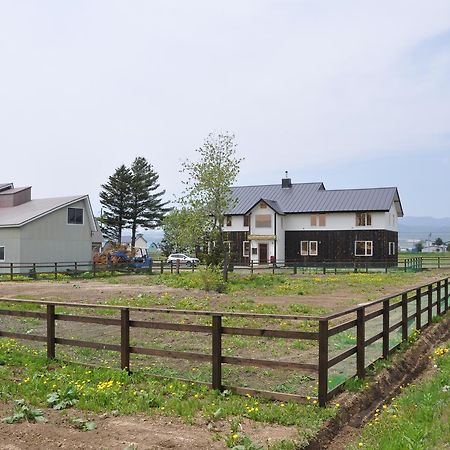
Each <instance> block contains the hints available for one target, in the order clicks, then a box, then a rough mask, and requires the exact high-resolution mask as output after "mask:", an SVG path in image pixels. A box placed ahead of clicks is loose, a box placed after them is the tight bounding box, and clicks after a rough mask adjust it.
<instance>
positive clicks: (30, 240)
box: [0, 183, 102, 272]
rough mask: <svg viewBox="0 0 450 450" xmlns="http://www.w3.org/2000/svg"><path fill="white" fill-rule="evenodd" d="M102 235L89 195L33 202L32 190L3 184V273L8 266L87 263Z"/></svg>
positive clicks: (0, 232) (0, 225) (0, 195)
mask: <svg viewBox="0 0 450 450" xmlns="http://www.w3.org/2000/svg"><path fill="white" fill-rule="evenodd" d="M101 241H102V234H101V232H100V230H99V227H98V224H97V222H96V220H95V217H94V214H93V212H92V207H91V203H90V201H89V196H87V195H81V196H80V195H78V196H71V197H57V198H42V199H31V187H30V186H27V187H22V188H15V187H14V185H13V183H4V184H1V183H0V266H1V267H3V269H0V272H7V271H8V269H7V268H6V267H4V266H7V264H9V263H48V262H52V263H53V262H75V261H76V262H87V261H91V260H92V253H93V251H95V250H96V249H97V248H99V247H100V245H101Z"/></svg>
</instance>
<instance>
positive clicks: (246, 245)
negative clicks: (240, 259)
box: [242, 241, 250, 256]
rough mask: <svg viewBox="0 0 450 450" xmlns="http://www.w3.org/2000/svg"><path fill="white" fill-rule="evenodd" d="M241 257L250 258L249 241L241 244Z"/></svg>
mask: <svg viewBox="0 0 450 450" xmlns="http://www.w3.org/2000/svg"><path fill="white" fill-rule="evenodd" d="M242 256H250V241H244V242H243V243H242Z"/></svg>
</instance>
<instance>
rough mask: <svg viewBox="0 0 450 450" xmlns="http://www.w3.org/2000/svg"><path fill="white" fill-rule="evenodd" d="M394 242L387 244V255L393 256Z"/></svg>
mask: <svg viewBox="0 0 450 450" xmlns="http://www.w3.org/2000/svg"><path fill="white" fill-rule="evenodd" d="M395 253H396V252H395V242H389V255H395Z"/></svg>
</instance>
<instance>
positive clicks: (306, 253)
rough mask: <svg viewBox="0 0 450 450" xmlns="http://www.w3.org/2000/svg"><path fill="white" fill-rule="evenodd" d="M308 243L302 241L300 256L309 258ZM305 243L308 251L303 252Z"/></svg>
mask: <svg viewBox="0 0 450 450" xmlns="http://www.w3.org/2000/svg"><path fill="white" fill-rule="evenodd" d="M308 242H309V241H300V256H308V254H309V252H308V249H309V244H308ZM304 243H305V244H306V251H304V250H303V244H304Z"/></svg>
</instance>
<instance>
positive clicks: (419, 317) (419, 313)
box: [416, 288, 422, 330]
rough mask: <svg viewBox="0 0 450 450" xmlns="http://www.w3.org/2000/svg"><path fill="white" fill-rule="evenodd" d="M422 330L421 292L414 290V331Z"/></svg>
mask: <svg viewBox="0 0 450 450" xmlns="http://www.w3.org/2000/svg"><path fill="white" fill-rule="evenodd" d="M420 329H422V291H421V290H420V288H418V289H416V330H420Z"/></svg>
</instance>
